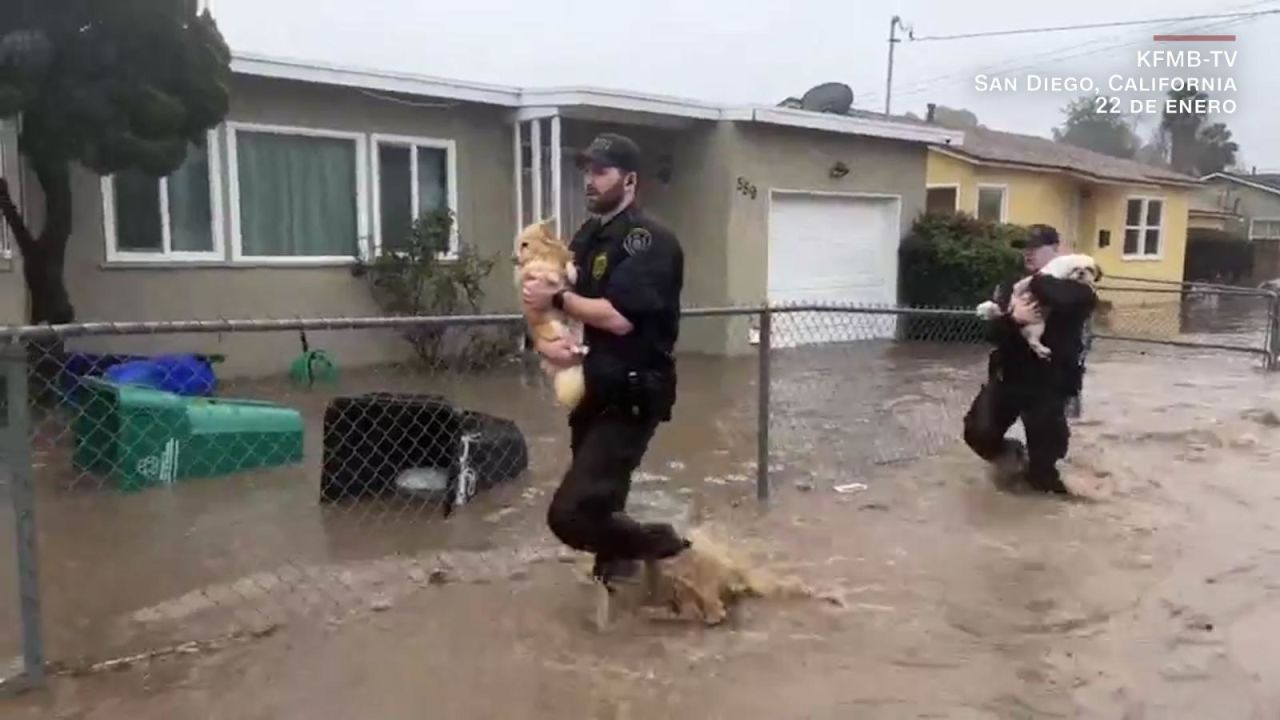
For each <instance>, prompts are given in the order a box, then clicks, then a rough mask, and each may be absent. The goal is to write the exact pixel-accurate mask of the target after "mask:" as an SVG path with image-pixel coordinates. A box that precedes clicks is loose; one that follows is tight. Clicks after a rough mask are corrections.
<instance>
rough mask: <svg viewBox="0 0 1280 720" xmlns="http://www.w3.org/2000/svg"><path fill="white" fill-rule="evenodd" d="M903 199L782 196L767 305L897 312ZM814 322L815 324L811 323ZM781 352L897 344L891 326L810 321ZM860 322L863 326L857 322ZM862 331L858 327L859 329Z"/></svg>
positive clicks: (842, 318) (852, 319)
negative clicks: (824, 345) (799, 347)
mask: <svg viewBox="0 0 1280 720" xmlns="http://www.w3.org/2000/svg"><path fill="white" fill-rule="evenodd" d="M899 213H900V204H899V201H898V200H897V198H886V197H872V196H856V195H829V196H817V195H805V194H790V193H785V194H784V193H779V194H775V195H774V196H773V198H772V202H771V209H770V219H769V284H768V297H769V301H770V302H771V303H774V304H802V303H821V304H827V303H832V304H856V305H891V304H893V303H894V302H895V301H896V298H897V248H898V218H899ZM810 318H812V319H811V320H808V319H810ZM805 319H806V320H808V321H807V322H804V323H802V322H800V320H801V318H799V317H796V318H794V319H793V320H792V321H790V322H789V323H786V324H780V325H779V330H782V331H784V332H783V333H780V335H786V337H781V336H780V337H779V338H778V340H779V343H778V345H779V346H782V347H785V346H788V345H794V344H806V343H818V342H849V341H852V340H866V339H872V338H879V337H893V334H894V325H895V323H894V322H893V321H892V318H877V321H876V322H869V318H867V317H866V316H853V315H826V314H823V315H806V316H805ZM859 320H862V321H863V322H858V321H859ZM859 326H860V327H859Z"/></svg>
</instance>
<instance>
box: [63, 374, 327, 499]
mask: <svg viewBox="0 0 1280 720" xmlns="http://www.w3.org/2000/svg"><path fill="white" fill-rule="evenodd" d="M82 382H83V383H84V387H83V389H82V391H81V392H82V393H83V394H82V395H81V396H80V397H81V398H82V405H81V412H80V414H79V415H78V416H77V417H76V418H75V420H74V422H73V429H74V431H75V450H74V452H73V454H72V463H73V465H74V466H75V468H76V469H77V470H80V471H82V472H90V473H94V474H96V475H100V476H104V477H110V478H112V479H114V480H115V482H116V484H117V486H118V487H119V488H120V489H122V490H140V489H142V488H146V487H150V486H153V485H170V484H173V483H175V482H178V481H179V480H185V479H188V478H198V477H213V476H218V475H229V474H231V473H236V472H241V471H244V470H252V469H255V468H266V467H276V466H280V465H289V464H292V463H297V462H301V461H302V434H303V432H302V429H303V424H302V415H301V414H300V413H299V412H298V411H296V410H293V409H290V408H286V407H281V406H279V405H274V404H272V403H266V402H258V401H255V400H229V399H226V400H224V399H216V398H197V397H182V396H179V395H175V394H173V393H168V392H164V391H161V390H153V389H151V388H145V387H138V386H132V385H117V384H115V383H112V382H108V381H105V380H101V379H98V378H84V379H83V380H82Z"/></svg>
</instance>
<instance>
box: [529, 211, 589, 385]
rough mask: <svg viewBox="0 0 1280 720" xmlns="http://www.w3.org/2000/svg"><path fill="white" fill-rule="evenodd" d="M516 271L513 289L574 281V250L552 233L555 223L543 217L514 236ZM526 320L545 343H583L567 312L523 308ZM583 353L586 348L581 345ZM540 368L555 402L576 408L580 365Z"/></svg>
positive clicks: (583, 382) (578, 327) (582, 379)
mask: <svg viewBox="0 0 1280 720" xmlns="http://www.w3.org/2000/svg"><path fill="white" fill-rule="evenodd" d="M514 260H515V264H516V270H515V281H516V288H517V289H519V288H521V287H522V286H523V285H524V283H526V282H528V281H530V280H537V281H541V282H545V283H548V284H550V285H552V286H554V287H561V288H563V287H568V286H570V285H572V284H573V283H575V282H577V279H578V273H577V268H575V267H574V264H573V253H572V252H570V251H569V247H568V246H567V245H565V243H564V241H562V240H561V239H560V238H559V237H557V236H556V234H555V223H554V222H553V221H551V220H544V221H542V222H537V223H534V224H532V225H529V226H528V227H526V228H525V229H523V230H521V231H520V234H519V235H517V236H516V248H515V256H514ZM525 319H526V320H527V321H528V323H529V329H530V331H532V333H533V336H534V337H535V338H537V339H539V340H542V341H544V342H549V341H552V340H557V339H559V338H563V337H568V338H570V340H571V341H572V342H573V343H574V344H575V345H577V346H579V347H581V345H582V327H581V324H580V323H577V322H575V321H573V320H571V319H570V318H569V317H568V316H567V315H565V314H564V313H562V312H560V311H559V310H556V309H555V308H551V309H548V310H547V311H545V312H537V313H535V312H530V311H528V310H526V311H525ZM582 352H583V353H584V354H585V353H586V348H585V347H583V348H582ZM542 368H543V370H545V371H546V372H547V374H548V375H550V376H551V379H552V384H553V385H554V387H555V394H556V401H557V402H559V403H560V404H561V405H562V406H564V407H566V408H568V409H570V410H572V409H573V408H575V407H577V405H578V403H579V402H580V401H581V400H582V396H583V395H584V394H585V393H586V389H587V384H586V379H585V377H584V376H583V373H582V366H581V365H575V366H573V367H570V368H560V369H557V368H554V367H552V366H551V365H550V364H548V363H547V362H545V361H544V362H543V363H542Z"/></svg>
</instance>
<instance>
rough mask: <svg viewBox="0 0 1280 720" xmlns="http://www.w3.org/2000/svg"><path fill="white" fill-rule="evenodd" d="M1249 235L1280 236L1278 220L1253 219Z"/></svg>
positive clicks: (1255, 236) (1279, 222) (1262, 237)
mask: <svg viewBox="0 0 1280 720" xmlns="http://www.w3.org/2000/svg"><path fill="white" fill-rule="evenodd" d="M1251 237H1254V238H1260V239H1272V238H1280V220H1254V221H1253V234H1252V235H1251Z"/></svg>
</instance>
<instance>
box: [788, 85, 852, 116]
mask: <svg viewBox="0 0 1280 720" xmlns="http://www.w3.org/2000/svg"><path fill="white" fill-rule="evenodd" d="M800 105H801V107H803V108H804V109H805V110H810V111H812V112H825V113H835V114H836V115H844V114H845V113H847V112H849V108H851V107H853V90H852V89H851V88H850V87H849V86H848V85H845V84H844V83H840V82H829V83H823V84H821V85H818V86H817V87H814V88H811V89H810V90H809V92H807V93H805V94H804V97H802V98H800Z"/></svg>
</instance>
